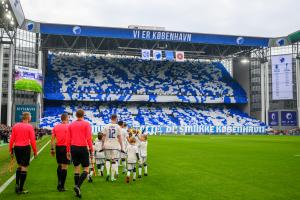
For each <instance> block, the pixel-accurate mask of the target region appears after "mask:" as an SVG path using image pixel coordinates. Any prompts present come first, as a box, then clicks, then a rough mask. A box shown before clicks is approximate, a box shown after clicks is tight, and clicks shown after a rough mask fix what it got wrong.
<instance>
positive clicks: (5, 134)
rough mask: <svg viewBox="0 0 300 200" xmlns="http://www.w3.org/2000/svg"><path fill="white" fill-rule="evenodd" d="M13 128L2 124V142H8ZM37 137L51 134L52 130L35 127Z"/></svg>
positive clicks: (0, 126)
mask: <svg viewBox="0 0 300 200" xmlns="http://www.w3.org/2000/svg"><path fill="white" fill-rule="evenodd" d="M11 130H12V128H11V127H10V126H6V125H5V124H0V144H1V143H8V142H9V138H10V134H11ZM34 131H35V137H36V139H41V138H42V137H43V136H45V135H51V130H48V129H43V128H36V127H35V128H34Z"/></svg>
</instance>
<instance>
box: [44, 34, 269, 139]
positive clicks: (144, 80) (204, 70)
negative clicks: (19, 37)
mask: <svg viewBox="0 0 300 200" xmlns="http://www.w3.org/2000/svg"><path fill="white" fill-rule="evenodd" d="M77 31H78V30H77ZM148 53H149V52H145V54H147V55H143V56H148ZM154 56H155V59H156V60H161V56H162V55H161V52H159V51H158V52H156V53H155V55H154ZM166 56H167V55H166ZM247 102H248V99H247V96H246V92H245V91H244V90H243V89H242V87H241V86H240V85H239V84H238V83H237V82H236V81H234V80H233V79H232V78H231V76H230V74H229V73H228V72H227V70H226V69H225V67H224V66H223V65H222V64H221V63H219V62H199V61H193V62H191V61H186V62H171V61H159V62H153V61H151V60H148V59H146V60H143V59H137V58H111V57H100V56H97V57H96V56H79V55H75V54H67V55H66V54H55V53H50V54H49V55H48V65H47V70H46V75H45V85H44V116H43V118H42V122H41V126H42V127H44V128H52V127H53V126H54V124H56V123H58V122H59V120H60V115H61V114H62V113H65V112H66V113H72V114H73V113H74V112H75V111H76V110H77V109H79V108H82V109H84V110H85V111H86V113H85V115H86V116H85V117H86V119H87V120H88V121H89V122H90V123H91V125H92V127H93V132H94V133H96V132H98V131H101V129H102V128H103V126H104V125H105V124H107V123H109V117H110V115H111V114H117V115H118V116H119V118H120V120H123V121H125V122H127V124H128V125H129V126H131V127H135V128H142V129H146V131H147V132H148V133H149V134H164V133H179V134H194V133H207V134H218V133H237V134H249V133H250V134H251V133H255V134H257V133H261V134H264V133H266V129H267V127H266V125H265V124H264V123H262V122H261V121H259V120H256V119H253V118H251V117H249V116H248V115H247V114H245V113H243V112H242V111H241V110H240V109H239V108H238V106H239V105H242V104H245V103H247ZM74 119H75V116H72V117H71V120H74Z"/></svg>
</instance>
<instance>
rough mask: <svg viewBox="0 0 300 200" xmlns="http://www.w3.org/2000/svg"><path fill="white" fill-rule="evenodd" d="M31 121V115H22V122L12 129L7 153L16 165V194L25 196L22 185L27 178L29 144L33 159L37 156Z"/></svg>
mask: <svg viewBox="0 0 300 200" xmlns="http://www.w3.org/2000/svg"><path fill="white" fill-rule="evenodd" d="M30 121H31V115H30V113H29V112H24V113H23V114H22V122H20V123H17V124H15V125H14V126H13V128H12V133H11V137H10V142H9V151H10V155H11V157H12V159H13V156H14V155H13V153H15V157H16V160H17V163H18V165H19V166H18V168H17V171H16V188H15V191H16V193H17V194H26V193H28V191H27V190H24V188H23V187H24V183H25V180H26V176H27V168H28V166H29V162H30V151H31V149H30V144H31V147H32V149H33V153H34V157H36V156H37V149H36V141H35V134H34V129H33V127H32V126H31V124H29V122H30Z"/></svg>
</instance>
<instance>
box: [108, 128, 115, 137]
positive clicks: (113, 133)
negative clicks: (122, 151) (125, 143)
mask: <svg viewBox="0 0 300 200" xmlns="http://www.w3.org/2000/svg"><path fill="white" fill-rule="evenodd" d="M108 132H109V134H108V137H109V138H116V129H114V128H110V129H108Z"/></svg>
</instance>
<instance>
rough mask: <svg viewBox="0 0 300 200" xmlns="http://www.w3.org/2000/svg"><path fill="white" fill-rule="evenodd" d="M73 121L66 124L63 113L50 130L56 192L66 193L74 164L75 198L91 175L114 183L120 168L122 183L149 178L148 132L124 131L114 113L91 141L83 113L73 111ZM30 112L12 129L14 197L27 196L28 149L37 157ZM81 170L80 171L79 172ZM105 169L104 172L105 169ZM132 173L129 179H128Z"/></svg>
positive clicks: (124, 125)
mask: <svg viewBox="0 0 300 200" xmlns="http://www.w3.org/2000/svg"><path fill="white" fill-rule="evenodd" d="M76 118H77V119H76V120H75V121H73V122H72V123H69V116H68V114H66V113H63V114H62V115H61V123H59V124H56V125H55V127H54V128H53V130H52V137H51V152H50V154H51V155H52V156H53V157H54V156H55V157H56V162H57V169H56V174H57V186H56V188H57V190H58V191H59V192H65V191H66V187H65V182H66V178H67V170H68V166H69V165H70V164H71V163H72V164H73V165H74V187H73V189H74V192H75V195H76V197H79V198H81V197H82V192H81V185H82V184H83V182H84V181H85V180H86V179H87V180H88V182H89V183H92V182H93V176H99V177H104V176H105V173H106V179H105V180H106V181H111V182H114V181H116V180H117V178H119V167H122V174H123V175H125V176H126V177H125V182H126V183H129V182H130V180H131V179H132V181H136V173H137V169H138V178H142V168H143V167H144V176H148V169H147V145H148V142H147V139H148V136H147V133H145V131H140V130H134V129H131V128H127V124H126V123H125V122H123V121H118V117H117V115H115V114H113V115H112V116H111V117H110V119H111V123H110V124H107V125H106V126H105V127H104V129H103V130H102V131H101V132H99V133H98V134H97V137H96V138H95V140H94V141H93V133H92V130H91V126H90V124H89V122H87V121H85V120H84V111H83V110H81V109H79V110H77V111H76ZM30 120H31V116H30V113H23V117H22V122H21V123H18V124H16V125H15V126H14V127H13V129H12V137H11V139H10V154H11V157H12V158H13V153H14V154H15V157H16V160H17V162H18V165H19V167H18V168H17V170H16V187H15V192H16V193H17V194H26V193H28V190H25V189H24V187H23V186H24V183H25V180H26V175H27V168H28V166H29V160H30V146H29V144H31V147H32V149H33V151H34V156H35V157H36V156H37V148H36V142H35V136H34V131H33V127H32V126H31V125H30V124H29V122H30ZM81 168H82V171H81ZM105 169H106V170H105ZM131 173H132V174H133V175H132V178H131Z"/></svg>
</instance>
